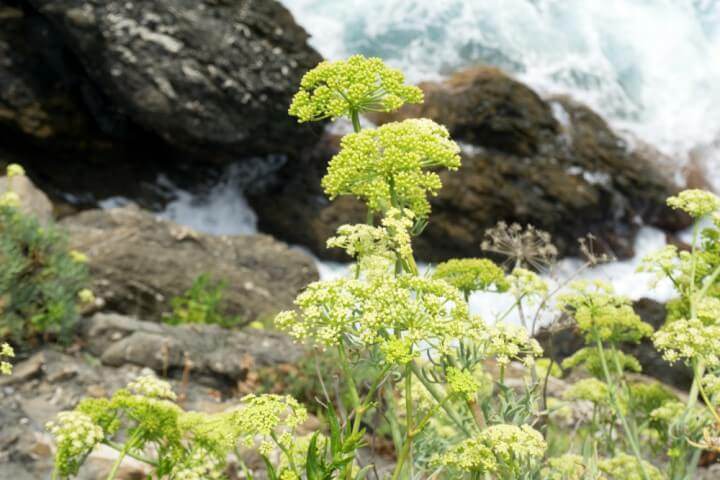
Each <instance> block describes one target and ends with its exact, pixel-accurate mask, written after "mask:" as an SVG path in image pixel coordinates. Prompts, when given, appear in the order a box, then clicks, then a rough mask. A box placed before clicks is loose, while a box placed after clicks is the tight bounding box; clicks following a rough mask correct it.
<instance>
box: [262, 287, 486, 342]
mask: <svg viewBox="0 0 720 480" xmlns="http://www.w3.org/2000/svg"><path fill="white" fill-rule="evenodd" d="M295 304H296V305H297V306H298V307H299V309H300V312H299V314H298V313H296V312H292V311H288V312H282V313H280V314H279V315H278V316H277V317H276V319H275V323H276V325H277V326H278V327H279V328H281V329H282V330H285V331H286V332H288V333H289V334H290V335H291V336H292V337H294V338H296V339H297V340H310V341H313V342H315V343H317V344H319V345H322V346H326V347H329V346H335V345H337V344H338V343H339V342H340V341H342V340H344V339H352V340H353V341H354V342H359V343H361V344H363V345H365V346H369V345H374V344H382V343H384V342H385V341H386V338H389V337H391V335H388V332H393V335H392V336H395V337H398V338H402V339H404V340H403V342H406V343H400V344H397V343H396V344H393V346H394V347H393V350H394V351H395V350H396V349H397V347H398V346H402V345H405V346H407V347H410V346H412V345H417V344H420V343H424V344H425V345H426V346H430V345H431V346H433V347H434V348H436V349H438V351H439V352H440V353H444V352H445V351H447V349H449V348H450V347H451V345H452V342H453V340H456V339H459V338H470V337H472V336H473V335H474V336H476V338H479V335H481V334H482V333H483V331H482V322H481V321H480V320H479V319H478V318H475V317H470V316H469V315H468V307H467V303H465V301H464V299H463V297H462V294H461V293H460V291H459V290H457V289H456V288H455V287H453V286H451V285H449V284H448V283H446V282H444V281H442V280H434V279H430V278H422V277H416V276H413V275H404V274H403V275H398V276H392V275H386V276H378V277H373V278H369V279H363V280H356V279H337V280H329V281H320V282H315V283H311V284H310V285H308V287H307V289H306V290H305V291H304V292H303V293H301V294H300V295H299V296H298V297H297V299H296V300H295ZM408 354H411V353H410V352H408ZM395 355H398V352H395Z"/></svg>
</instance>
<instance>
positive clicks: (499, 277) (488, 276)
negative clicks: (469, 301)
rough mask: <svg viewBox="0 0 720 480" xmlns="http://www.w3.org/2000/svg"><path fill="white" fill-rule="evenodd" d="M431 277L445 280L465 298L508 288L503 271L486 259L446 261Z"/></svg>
mask: <svg viewBox="0 0 720 480" xmlns="http://www.w3.org/2000/svg"><path fill="white" fill-rule="evenodd" d="M433 277H434V278H439V279H442V280H445V281H446V282H448V283H449V284H450V285H452V286H454V287H455V288H457V289H458V290H460V291H461V292H463V294H465V295H466V296H467V295H469V294H471V293H473V292H479V291H485V290H490V289H491V288H493V287H494V289H495V291H497V292H504V291H506V290H507V289H508V288H509V285H508V282H507V280H505V272H504V271H503V269H502V268H500V267H498V266H497V265H495V263H493V262H492V261H491V260H488V259H486V258H462V259H452V260H448V261H447V262H443V263H441V264H439V265H438V266H437V267H436V268H435V272H434V273H433Z"/></svg>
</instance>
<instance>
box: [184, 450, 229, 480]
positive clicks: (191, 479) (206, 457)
mask: <svg viewBox="0 0 720 480" xmlns="http://www.w3.org/2000/svg"><path fill="white" fill-rule="evenodd" d="M222 465H223V462H221V461H220V460H218V459H217V458H216V457H215V456H214V455H213V452H210V451H208V450H206V449H205V448H203V447H198V448H195V449H194V450H192V451H191V452H189V453H188V455H187V456H186V457H185V458H183V459H182V460H181V461H179V462H177V463H176V464H175V465H173V468H172V472H171V478H172V479H173V480H220V479H222V478H225V477H224V476H223V472H222Z"/></svg>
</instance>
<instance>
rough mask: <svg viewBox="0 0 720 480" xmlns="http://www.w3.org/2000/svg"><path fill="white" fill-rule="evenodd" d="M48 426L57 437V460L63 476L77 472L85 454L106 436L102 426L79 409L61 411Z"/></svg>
mask: <svg viewBox="0 0 720 480" xmlns="http://www.w3.org/2000/svg"><path fill="white" fill-rule="evenodd" d="M46 428H47V429H48V431H50V433H51V434H52V435H53V436H54V437H55V442H56V444H57V452H56V457H55V459H56V460H55V462H56V465H57V468H58V470H59V473H60V474H61V475H62V476H69V475H73V474H75V473H76V472H77V470H78V468H80V465H81V464H82V461H83V460H84V458H85V456H86V455H87V454H88V453H89V452H90V451H91V450H92V449H93V448H94V447H95V445H97V444H98V443H100V442H101V441H102V440H103V437H104V434H103V430H102V428H100V427H99V426H98V425H96V424H95V423H94V422H93V421H92V419H91V418H90V417H89V416H87V415H85V414H84V413H80V412H77V411H70V412H60V413H59V414H58V415H57V418H56V420H55V421H53V422H48V424H47V425H46Z"/></svg>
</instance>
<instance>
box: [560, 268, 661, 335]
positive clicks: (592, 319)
mask: <svg viewBox="0 0 720 480" xmlns="http://www.w3.org/2000/svg"><path fill="white" fill-rule="evenodd" d="M558 307H559V308H561V309H562V310H563V311H565V312H566V313H567V314H569V315H571V316H572V317H573V318H574V319H575V321H576V322H577V324H578V327H579V328H580V330H581V331H582V332H583V334H584V335H585V339H586V341H588V342H591V343H595V342H597V341H602V342H605V341H609V342H639V341H640V340H641V339H643V338H645V337H648V336H650V335H651V334H652V332H653V328H652V326H651V325H650V324H648V323H645V322H643V321H642V320H641V319H640V317H639V316H638V315H637V314H636V313H635V311H634V310H633V308H632V305H631V302H630V300H629V299H628V298H625V297H621V296H618V295H614V294H613V290H612V287H611V286H610V285H608V284H607V283H604V282H601V281H595V282H589V281H577V282H574V283H573V284H572V286H571V292H570V293H567V294H564V295H561V296H559V297H558Z"/></svg>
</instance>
